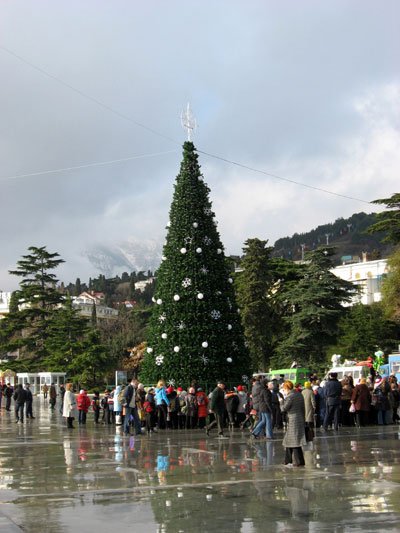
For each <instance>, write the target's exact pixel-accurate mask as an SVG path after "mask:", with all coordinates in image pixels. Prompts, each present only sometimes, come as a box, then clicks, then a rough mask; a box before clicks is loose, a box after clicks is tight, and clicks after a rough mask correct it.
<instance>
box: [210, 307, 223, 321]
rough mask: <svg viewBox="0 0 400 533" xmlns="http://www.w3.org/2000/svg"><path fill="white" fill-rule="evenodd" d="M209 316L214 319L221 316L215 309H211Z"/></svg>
mask: <svg viewBox="0 0 400 533" xmlns="http://www.w3.org/2000/svg"><path fill="white" fill-rule="evenodd" d="M211 317H212V318H213V319H214V320H218V319H219V318H221V313H220V311H217V309H213V310H212V311H211Z"/></svg>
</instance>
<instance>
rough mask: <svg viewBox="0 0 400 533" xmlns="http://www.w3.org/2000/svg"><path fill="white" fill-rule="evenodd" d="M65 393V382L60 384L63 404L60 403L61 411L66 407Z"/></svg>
mask: <svg viewBox="0 0 400 533" xmlns="http://www.w3.org/2000/svg"><path fill="white" fill-rule="evenodd" d="M64 394H65V387H64V385H63V384H61V385H60V399H61V405H60V413H61V414H62V412H63V407H64Z"/></svg>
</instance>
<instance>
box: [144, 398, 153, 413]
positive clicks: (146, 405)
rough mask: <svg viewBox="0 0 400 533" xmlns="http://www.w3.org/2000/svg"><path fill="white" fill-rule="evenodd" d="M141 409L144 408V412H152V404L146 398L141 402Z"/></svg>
mask: <svg viewBox="0 0 400 533" xmlns="http://www.w3.org/2000/svg"><path fill="white" fill-rule="evenodd" d="M143 409H144V410H145V412H146V413H152V412H153V406H152V405H151V403H150V402H149V401H148V400H146V401H145V402H144V404H143Z"/></svg>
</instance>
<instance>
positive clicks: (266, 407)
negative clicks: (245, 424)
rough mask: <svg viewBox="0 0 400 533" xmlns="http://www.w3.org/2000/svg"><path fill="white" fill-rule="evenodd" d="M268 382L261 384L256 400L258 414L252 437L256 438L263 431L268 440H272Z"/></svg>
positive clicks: (264, 381)
mask: <svg viewBox="0 0 400 533" xmlns="http://www.w3.org/2000/svg"><path fill="white" fill-rule="evenodd" d="M267 387H268V380H266V379H264V380H263V381H262V382H261V392H260V395H259V400H258V413H259V419H260V420H259V422H258V424H257V425H256V427H255V428H254V429H253V432H252V436H253V437H254V438H256V439H257V438H258V437H259V436H260V435H261V433H262V432H263V431H264V429H265V432H266V434H267V438H268V439H272V438H273V433H272V395H271V391H270V390H269V389H268V388H267Z"/></svg>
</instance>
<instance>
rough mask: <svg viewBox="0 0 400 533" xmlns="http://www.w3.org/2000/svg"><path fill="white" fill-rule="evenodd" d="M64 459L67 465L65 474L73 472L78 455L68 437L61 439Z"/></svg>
mask: <svg viewBox="0 0 400 533" xmlns="http://www.w3.org/2000/svg"><path fill="white" fill-rule="evenodd" d="M63 448H64V460H65V465H66V467H67V474H71V473H72V472H73V469H74V466H75V465H76V463H77V460H78V456H77V454H76V450H75V449H74V446H73V441H72V440H71V439H70V438H69V437H65V438H64V441H63Z"/></svg>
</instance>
